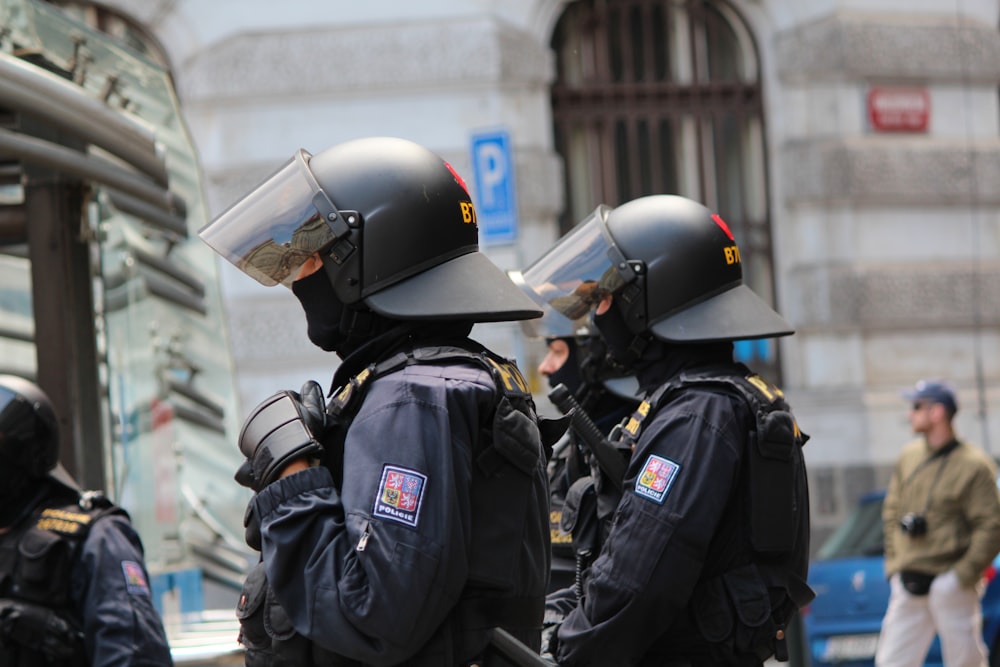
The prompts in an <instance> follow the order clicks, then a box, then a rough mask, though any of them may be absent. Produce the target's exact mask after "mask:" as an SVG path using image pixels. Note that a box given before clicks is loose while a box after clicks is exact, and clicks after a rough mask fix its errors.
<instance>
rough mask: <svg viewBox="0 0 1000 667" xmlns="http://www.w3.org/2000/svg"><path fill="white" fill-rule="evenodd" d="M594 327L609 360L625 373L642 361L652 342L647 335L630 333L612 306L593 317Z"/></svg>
mask: <svg viewBox="0 0 1000 667" xmlns="http://www.w3.org/2000/svg"><path fill="white" fill-rule="evenodd" d="M594 326H596V327H597V329H598V331H600V332H601V338H603V339H604V343H605V345H607V346H608V358H609V360H610V361H611V362H612V363H614V364H617V365H619V366H620V367H621V368H622V369H623V370H626V371H628V370H631V369H632V368H633V366H635V365H636V363H637V362H639V361H640V360H641V359H642V357H643V355H644V353H645V351H646V348H647V347H648V345H649V343H650V341H652V340H653V338H652V336H651V335H649V334H648V333H645V332H643V333H639V334H635V333H632V331H631V330H629V328H628V325H627V324H626V323H625V316H624V315H622V312H621V310H619V309H618V308H617V307H616V306H615V305H613V304H612V306H611V308H609V309H608V310H607V312H605V313H603V314H601V315H596V314H595V315H594Z"/></svg>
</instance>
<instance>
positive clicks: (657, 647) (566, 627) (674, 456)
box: [556, 368, 808, 667]
mask: <svg viewBox="0 0 1000 667" xmlns="http://www.w3.org/2000/svg"><path fill="white" fill-rule="evenodd" d="M733 373H734V374H738V373H740V371H739V370H737V369H735V368H734V370H733ZM754 415H755V413H754V411H753V410H752V409H751V408H750V406H749V405H748V403H747V401H746V400H744V399H743V398H741V397H739V396H737V395H734V394H733V393H730V392H726V391H721V390H719V389H717V388H711V387H704V388H702V387H690V388H686V389H684V390H683V391H680V392H678V393H677V394H676V395H675V396H674V397H673V398H671V399H670V400H669V401H668V402H666V403H664V404H663V405H662V406H661V407H660V408H659V410H658V411H656V412H655V413H654V414H652V415H650V417H649V419H648V420H647V421H646V422H645V423H644V424H643V427H642V431H641V434H640V436H639V439H638V441H637V442H636V443H635V449H634V451H633V453H632V456H631V459H630V462H629V465H628V470H627V472H626V475H625V480H624V493H623V496H622V498H621V500H620V502H619V504H618V506H617V509H616V512H615V514H614V517H613V524H612V527H611V531H610V534H609V536H608V538H607V541H606V543H605V544H604V545H603V548H602V551H601V553H600V556H599V557H598V558H597V559H596V561H595V562H594V563H593V565H592V568H591V571H590V577H589V579H588V581H587V585H586V587H585V589H584V597H583V599H582V601H581V602H580V604H579V605H578V606H577V607H576V608H575V609H574V610H573V611H572V612H570V614H569V615H568V616H567V618H566V619H565V621H564V623H563V624H562V626H561V627H560V628H559V630H558V648H557V652H556V657H557V659H558V662H559V664H560V665H564V666H573V667H577V666H582V665H595V666H607V665H616V666H618V667H627V666H630V665H643V666H657V667H660V666H662V665H689V666H695V667H698V666H700V665H759V664H761V662H762V659H763V658H766V657H767V655H766V654H762V655H760V656H758V655H755V654H754V653H753V650H754V649H753V646H752V644H753V643H754V641H757V639H759V638H751V637H747V636H744V635H745V634H746V628H747V626H748V625H749V626H761V627H762V629H763V630H764V631H765V632H770V631H773V628H770V627H765V626H767V625H768V623H769V621H768V620H767V619H766V618H765V616H766V615H767V614H768V613H769V612H770V607H769V604H771V603H773V602H776V601H775V600H769V599H768V598H769V596H770V593H769V590H768V589H769V586H768V583H767V581H766V576H763V575H762V574H761V570H760V569H758V567H757V566H756V565H755V564H753V562H752V561H753V560H754V557H753V555H752V553H751V547H750V543H749V540H750V536H749V534H748V528H747V526H748V524H749V517H748V515H747V512H748V511H749V510H748V508H747V502H746V500H745V498H744V492H743V490H742V489H743V486H742V485H743V484H744V480H745V479H746V478H745V469H746V466H747V457H748V449H749V448H748V434H749V433H751V432H752V431H753V429H754V424H755V416H754ZM803 490H804V489H803ZM799 502H804V503H805V504H806V506H807V503H808V500H807V499H806V498H804V497H803V498H800V499H799ZM788 530H789V531H794V530H799V531H804V532H805V535H803V536H802V537H804V538H805V547H806V548H807V545H808V540H807V534H808V524H807V523H806V524H805V525H804V526H803V525H801V524H800V526H799V527H798V528H796V527H792V526H789V527H788ZM797 558H798V559H799V560H803V559H805V558H806V555H805V552H802V554H800V555H799V556H797ZM800 567H802V568H803V569H804V567H805V566H804V564H803V563H800Z"/></svg>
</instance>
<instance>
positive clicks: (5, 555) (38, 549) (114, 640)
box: [0, 493, 173, 667]
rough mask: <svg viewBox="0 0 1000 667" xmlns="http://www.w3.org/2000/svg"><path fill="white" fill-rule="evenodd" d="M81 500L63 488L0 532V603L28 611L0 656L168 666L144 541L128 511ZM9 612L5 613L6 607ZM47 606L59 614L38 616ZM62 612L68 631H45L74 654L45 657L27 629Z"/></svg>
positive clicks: (20, 661) (121, 666)
mask: <svg viewBox="0 0 1000 667" xmlns="http://www.w3.org/2000/svg"><path fill="white" fill-rule="evenodd" d="M78 500H79V496H74V495H72V494H67V493H58V494H56V495H55V496H53V497H48V498H46V499H45V500H43V501H42V502H41V503H40V504H39V506H38V507H37V508H36V509H35V510H34V511H33V512H32V513H31V514H29V515H28V516H27V518H25V519H24V520H22V521H21V522H20V524H18V525H17V526H15V527H14V528H12V529H11V531H10V532H8V533H7V534H5V535H3V536H2V537H0V562H2V563H3V565H2V567H0V570H2V571H0V581H2V584H0V603H2V604H3V605H4V606H5V607H6V606H7V605H11V604H13V605H22V607H21V609H23V610H25V611H24V612H22V613H23V614H24V616H23V618H24V617H29V616H30V617H32V619H33V620H30V621H29V620H21V621H19V622H18V624H17V625H16V626H15V627H14V633H15V635H17V637H18V639H17V640H14V641H12V640H10V639H7V640H5V641H4V642H3V643H4V646H3V647H0V656H5V657H4V658H3V660H11V661H13V664H14V665H17V666H18V667H20V666H21V665H35V664H38V665H50V664H51V665H63V664H66V665H78V664H82V665H86V666H88V667H169V666H170V665H172V664H173V662H172V660H171V655H170V648H169V646H168V643H167V638H166V635H165V633H164V630H163V625H162V622H161V619H160V616H159V613H158V612H157V610H156V608H155V607H154V604H153V599H152V594H151V591H150V586H149V577H148V573H147V571H146V567H145V564H144V561H143V548H142V543H141V541H140V539H139V536H138V534H137V533H136V531H135V529H134V528H133V526H132V524H131V522H130V521H129V518H128V515H127V514H126V513H125V512H124V511H123V510H121V509H119V508H116V507H114V506H112V505H110V503H107V501H104V500H103V499H100V500H99V501H98V502H99V503H100V505H98V506H97V507H92V508H91V507H88V508H87V509H84V508H82V507H80V506H79V505H77V501H78ZM81 536H82V538H83V539H82V540H81V539H80V537H81ZM6 613H7V614H8V618H10V617H9V613H10V609H9V608H8V609H7V612H6ZM46 613H50V614H57V615H58V616H57V617H50V618H49V621H48V622H47V624H46V622H45V621H44V620H39V619H45V618H46V616H45V614H46ZM60 619H63V620H64V621H65V623H66V625H65V626H63V627H64V628H65V629H66V630H69V631H70V634H71V635H72V636H73V639H72V641H69V642H66V641H65V640H66V637H65V636H63V637H60V638H59V639H58V640H57V639H55V638H53V637H52V636H51V635H49V641H57V642H60V643H62V650H63V651H64V652H67V651H68V652H69V653H70V654H71V655H72V656H73V657H72V658H67V659H65V660H61V661H60V660H57V661H54V662H47V661H45V658H44V657H43V656H42V655H41V654H40V653H37V651H36V649H37V646H35V647H32V646H31V644H32V643H34V642H33V641H32V640H30V637H31V635H32V633H36V634H43V635H44V634H45V633H44V632H43V631H41V630H40V629H39V628H38V626H39V625H43V626H45V625H47V627H49V628H55V627H56V626H57V625H61V624H62V621H60ZM53 622H56V623H55V625H53ZM64 634H65V633H64ZM80 640H82V647H81V646H80V645H79V644H78V643H77V642H79V641H80ZM19 642H24V643H19ZM31 655H34V656H35V657H34V658H32V657H30V656H31ZM36 661H38V662H36Z"/></svg>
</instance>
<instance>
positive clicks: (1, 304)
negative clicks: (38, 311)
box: [0, 254, 37, 379]
mask: <svg viewBox="0 0 1000 667" xmlns="http://www.w3.org/2000/svg"><path fill="white" fill-rule="evenodd" d="M32 313H33V311H32V307H31V264H30V263H29V262H28V260H27V259H26V258H24V257H16V256H11V255H4V254H0V373H5V374H6V373H9V374H12V375H20V376H22V377H26V378H31V379H34V378H35V374H36V372H37V367H36V365H35V358H36V357H35V343H34V338H35V320H34V316H33V314H32Z"/></svg>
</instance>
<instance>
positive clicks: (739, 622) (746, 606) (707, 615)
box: [693, 563, 776, 656]
mask: <svg viewBox="0 0 1000 667" xmlns="http://www.w3.org/2000/svg"><path fill="white" fill-rule="evenodd" d="M693 604H694V616H695V624H696V625H697V626H698V629H699V630H700V631H701V634H702V636H703V637H704V638H705V639H707V640H708V641H709V642H711V643H713V644H717V645H720V646H722V647H725V650H724V651H723V653H722V654H721V655H723V656H727V655H731V654H732V653H736V654H758V653H759V654H766V655H770V653H771V650H772V649H773V644H774V641H775V639H774V635H775V632H774V630H775V627H776V625H775V623H774V621H773V619H772V609H771V601H770V595H769V594H768V590H767V585H766V584H765V582H764V580H763V579H762V578H761V576H760V573H759V572H758V570H757V568H756V566H754V565H753V564H752V563H751V564H748V565H743V566H741V567H738V568H736V569H734V570H730V571H729V572H726V573H724V574H722V575H720V576H718V577H714V578H712V579H709V580H708V581H707V582H705V583H704V584H703V585H702V586H701V587H700V589H699V590H698V591H696V593H695V595H694V597H693Z"/></svg>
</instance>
